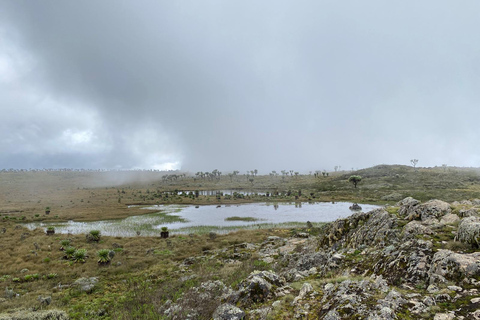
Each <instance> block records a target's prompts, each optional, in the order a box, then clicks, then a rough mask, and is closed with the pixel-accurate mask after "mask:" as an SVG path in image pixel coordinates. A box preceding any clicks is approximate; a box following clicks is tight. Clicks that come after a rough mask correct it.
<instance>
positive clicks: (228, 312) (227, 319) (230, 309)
mask: <svg viewBox="0 0 480 320" xmlns="http://www.w3.org/2000/svg"><path fill="white" fill-rule="evenodd" d="M212 318H213V320H242V319H244V318H245V312H243V311H242V309H240V308H238V307H236V306H234V305H233V304H230V303H224V304H222V305H220V306H218V308H217V309H216V310H215V312H214V313H213V316H212Z"/></svg>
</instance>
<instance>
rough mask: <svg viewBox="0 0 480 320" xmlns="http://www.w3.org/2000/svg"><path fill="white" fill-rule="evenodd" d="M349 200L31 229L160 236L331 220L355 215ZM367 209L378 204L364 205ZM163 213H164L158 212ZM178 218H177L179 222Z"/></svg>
mask: <svg viewBox="0 0 480 320" xmlns="http://www.w3.org/2000/svg"><path fill="white" fill-rule="evenodd" d="M349 206H350V203H346V202H337V203H330V202H305V203H301V202H292V203H285V202H281V203H251V204H241V205H205V206H193V205H188V206H187V205H155V206H150V207H145V208H144V209H147V210H155V211H157V213H152V214H145V215H141V216H132V217H128V218H126V219H118V220H104V221H95V222H74V221H69V222H64V223H48V224H47V223H41V222H34V223H29V224H27V225H26V226H27V227H28V228H30V229H34V228H36V227H44V228H46V227H47V226H50V225H53V226H54V227H55V232H57V233H75V234H76V233H88V232H89V231H90V230H94V229H96V230H100V231H101V232H102V234H104V235H110V236H132V237H133V236H135V235H137V231H138V232H140V234H141V235H142V236H151V235H158V234H159V232H160V230H159V229H160V228H161V227H163V226H167V227H168V228H169V229H170V230H175V229H180V228H184V227H195V226H219V227H224V226H245V225H252V224H258V222H248V221H238V220H234V221H226V220H225V219H226V218H228V217H240V218H247V217H248V218H253V219H255V220H256V221H261V222H262V223H286V222H305V223H306V222H307V221H311V222H329V221H334V220H336V219H338V218H343V217H347V216H349V215H351V214H352V211H350V209H349ZM362 207H363V211H364V212H367V211H370V210H372V209H375V208H377V207H378V206H374V205H364V204H362ZM159 212H161V213H159ZM165 212H167V213H168V214H167V215H175V216H178V217H179V219H183V221H184V222H173V223H167V222H166V221H171V220H172V219H169V220H166V219H165ZM179 219H174V220H176V221H179Z"/></svg>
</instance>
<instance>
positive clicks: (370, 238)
mask: <svg viewBox="0 0 480 320" xmlns="http://www.w3.org/2000/svg"><path fill="white" fill-rule="evenodd" d="M369 214H370V217H369V219H368V220H367V221H365V223H363V224H362V225H360V226H358V228H357V229H356V230H354V231H353V232H352V233H351V235H349V236H348V239H347V243H348V245H349V247H351V248H358V247H359V246H361V245H367V246H370V245H377V246H378V245H382V246H383V245H385V244H386V243H390V242H392V241H394V240H396V239H397V238H398V234H399V232H398V231H397V230H394V227H395V226H396V221H397V219H396V217H394V216H392V215H391V214H389V213H388V212H387V211H385V210H384V209H376V210H372V211H370V212H369Z"/></svg>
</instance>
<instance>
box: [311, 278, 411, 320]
mask: <svg viewBox="0 0 480 320" xmlns="http://www.w3.org/2000/svg"><path fill="white" fill-rule="evenodd" d="M389 290H390V289H389V288H388V286H387V284H386V282H385V281H384V280H382V279H381V277H380V278H379V279H378V280H377V279H375V278H372V279H369V280H362V281H351V280H345V281H343V282H341V283H339V284H333V283H327V284H326V285H325V286H324V287H323V298H322V299H321V301H320V303H319V306H320V309H319V310H313V312H312V313H314V314H315V317H316V318H317V319H324V320H325V319H392V320H393V319H396V318H397V317H396V316H395V314H396V312H398V311H399V310H401V309H402V307H403V306H404V305H405V304H406V302H407V301H406V300H405V299H404V298H403V297H402V295H401V294H400V293H398V292H396V291H393V290H391V291H390V292H389V293H388V294H386V292H387V291H389ZM378 296H383V297H384V298H383V299H377V298H375V297H378Z"/></svg>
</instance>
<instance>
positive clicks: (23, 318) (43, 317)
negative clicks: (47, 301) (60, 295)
mask: <svg viewBox="0 0 480 320" xmlns="http://www.w3.org/2000/svg"><path fill="white" fill-rule="evenodd" d="M69 319H70V317H69V316H68V314H67V313H66V312H65V311H61V310H42V311H34V312H28V311H18V312H15V313H8V314H0V320H69Z"/></svg>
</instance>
